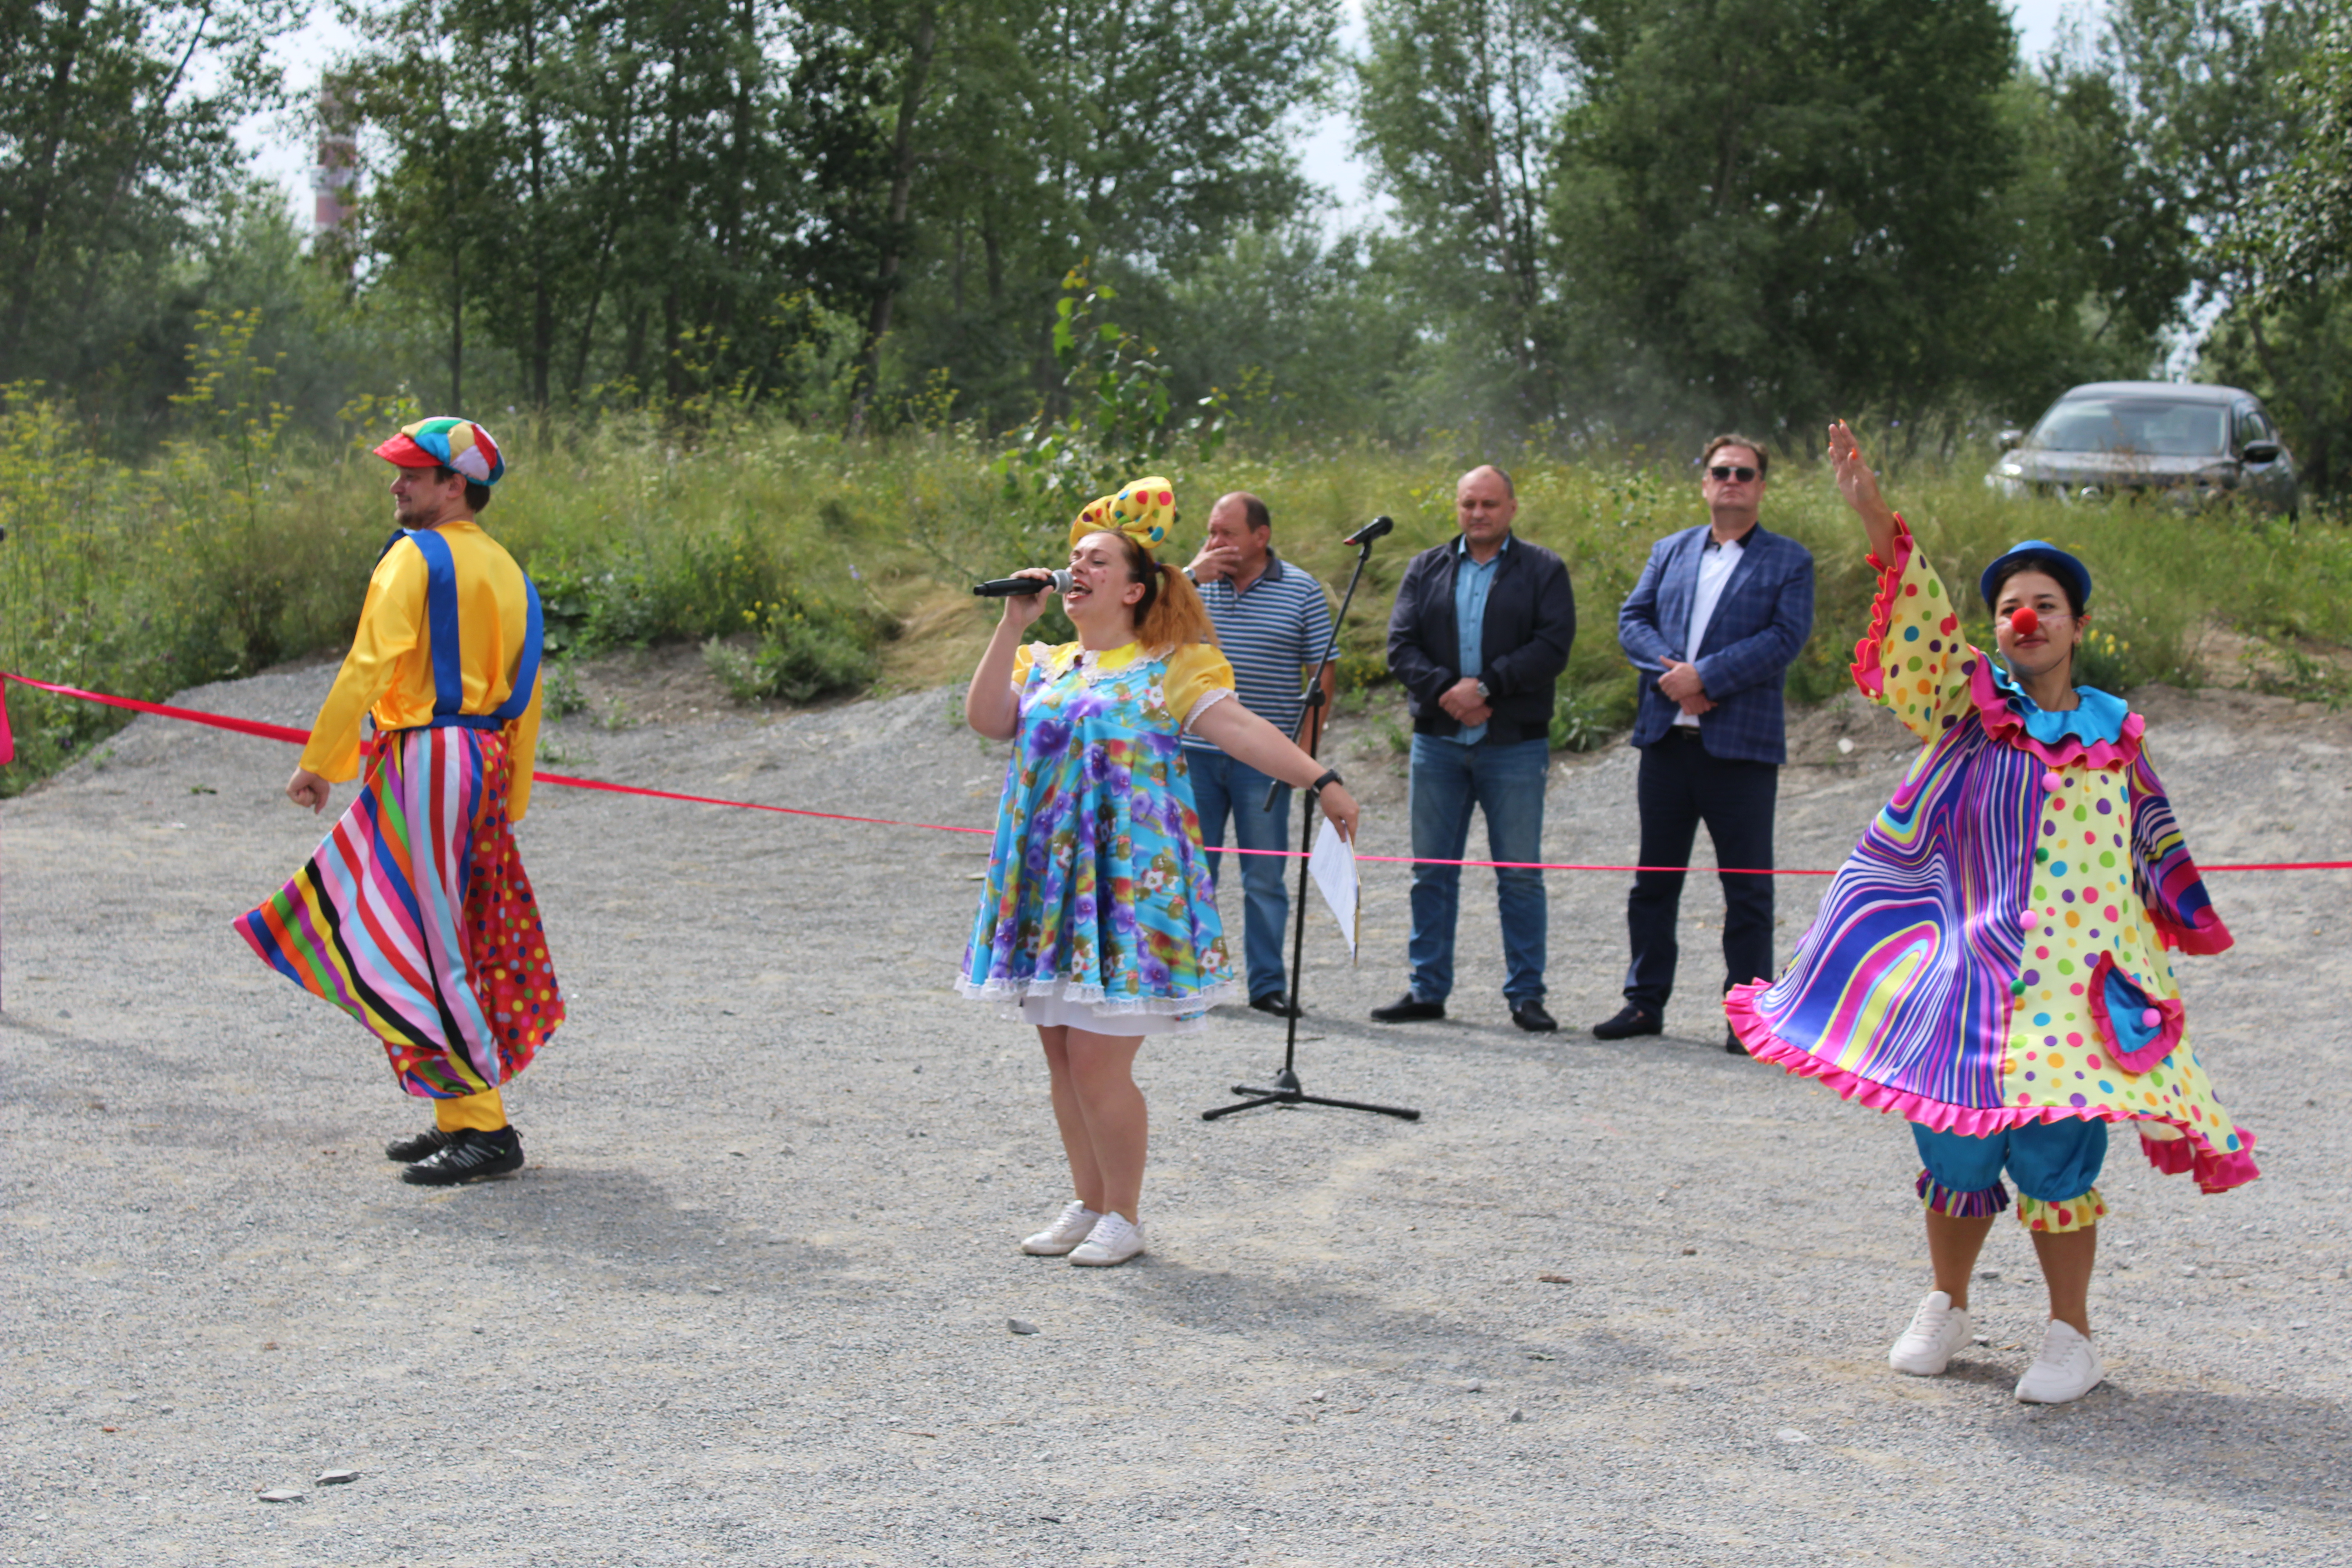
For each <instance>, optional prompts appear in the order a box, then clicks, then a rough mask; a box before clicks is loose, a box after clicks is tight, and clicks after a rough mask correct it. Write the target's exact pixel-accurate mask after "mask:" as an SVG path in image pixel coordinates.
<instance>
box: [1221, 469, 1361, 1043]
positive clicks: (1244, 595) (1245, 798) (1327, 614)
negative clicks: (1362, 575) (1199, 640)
mask: <svg viewBox="0 0 2352 1568" xmlns="http://www.w3.org/2000/svg"><path fill="white" fill-rule="evenodd" d="M1184 572H1185V575H1187V576H1189V577H1191V578H1192V581H1193V582H1194V583H1195V584H1199V586H1200V589H1201V598H1202V601H1203V602H1205V603H1206V604H1207V605H1208V606H1209V618H1210V619H1211V620H1213V621H1214V622H1215V623H1216V626H1217V640H1218V642H1220V643H1221V644H1223V647H1224V650H1225V658H1227V659H1228V660H1230V661H1231V662H1232V664H1233V667H1234V691H1235V692H1236V693H1237V694H1238V695H1239V696H1240V698H1241V700H1242V706H1243V707H1244V708H1247V709H1248V710H1250V711H1251V712H1253V713H1255V714H1256V715H1257V716H1258V717H1259V718H1261V719H1264V720H1265V721H1266V722H1267V723H1269V724H1272V725H1273V726H1274V727H1275V728H1276V729H1277V730H1279V731H1282V732H1283V733H1284V734H1286V735H1287V734H1289V733H1290V732H1291V731H1292V730H1293V728H1295V727H1296V726H1297V723H1298V713H1299V710H1300V709H1301V708H1302V707H1303V706H1304V705H1305V703H1304V696H1305V690H1306V679H1307V672H1308V671H1309V670H1310V669H1311V668H1313V667H1314V665H1315V663H1316V661H1317V660H1318V659H1320V658H1322V657H1323V647H1324V645H1325V644H1326V643H1328V642H1329V641H1330V640H1331V608H1330V605H1329V604H1328V602H1327V601H1326V600H1325V599H1324V596H1323V584H1320V583H1318V582H1317V581H1316V580H1315V579H1314V578H1312V577H1309V576H1308V575H1307V574H1306V573H1304V572H1301V571H1300V570H1299V569H1298V568H1297V567H1296V566H1293V565H1291V564H1290V563H1287V562H1286V561H1284V560H1283V559H1282V558H1281V557H1280V556H1278V555H1276V553H1275V552H1274V519H1273V516H1272V515H1271V514H1270V513H1269V512H1267V510H1265V502H1264V501H1262V500H1258V499H1257V497H1255V496H1254V495H1250V494H1248V493H1247V492H1246V491H1242V490H1236V491H1234V493H1233V494H1231V495H1228V496H1223V497H1221V498H1220V499H1219V500H1218V501H1217V504H1216V505H1215V506H1214V507H1213V508H1211V509H1210V510H1209V537H1208V538H1207V540H1206V541H1204V542H1202V546H1201V553H1200V554H1198V555H1196V556H1194V557H1193V559H1192V565H1190V566H1188V567H1186V568H1185V569H1184ZM1331 691H1332V682H1331V672H1330V671H1329V670H1328V669H1327V670H1325V671H1324V672H1323V697H1324V700H1325V702H1326V703H1327V704H1328V702H1329V700H1330V698H1331ZM1319 728H1320V725H1319V715H1318V723H1317V724H1316V725H1315V726H1314V727H1311V728H1309V729H1308V731H1307V733H1306V735H1305V736H1303V737H1302V738H1301V740H1300V743H1301V744H1302V745H1304V746H1305V747H1306V748H1307V750H1308V751H1309V752H1312V751H1313V750H1315V742H1316V741H1317V740H1318V738H1319V737H1318V729H1319ZM1184 762H1185V764H1186V767H1187V769H1188V770H1189V771H1190V773H1192V804H1193V807H1194V809H1196V810H1197V811H1198V812H1199V813H1200V815H1201V842H1202V845H1204V846H1205V847H1207V848H1208V850H1209V875H1210V877H1211V878H1212V879H1215V878H1216V877H1217V875H1218V868H1219V864H1220V862H1222V861H1223V859H1224V857H1223V855H1220V854H1218V853H1217V850H1219V849H1220V848H1222V847H1223V845H1224V842H1225V816H1226V815H1227V813H1228V812H1230V813H1231V814H1232V816H1233V819H1234V842H1235V843H1236V844H1238V845H1239V846H1240V847H1242V848H1244V849H1287V848H1289V847H1290V786H1289V785H1288V784H1283V785H1281V786H1280V787H1278V788H1277V789H1276V791H1275V795H1274V805H1273V807H1272V809H1270V810H1269V809H1268V808H1267V806H1266V804H1265V792H1266V786H1267V785H1269V784H1273V782H1274V781H1273V780H1271V779H1269V778H1267V777H1266V776H1265V774H1264V773H1259V772H1258V771H1257V770H1256V769H1255V768H1253V767H1249V766H1247V765H1245V764H1244V763H1238V762H1235V761H1234V759H1233V758H1231V757H1229V756H1227V755H1225V753H1224V752H1221V751H1219V750H1217V748H1216V747H1215V746H1213V745H1211V744H1210V743H1209V742H1206V741H1199V740H1195V739H1193V738H1192V735H1191V734H1189V733H1188V734H1186V735H1185V737H1184ZM1239 859H1240V860H1241V863H1242V891H1243V896H1244V902H1245V903H1246V906H1247V910H1248V913H1247V915H1246V917H1245V918H1244V921H1243V931H1244V942H1243V950H1244V952H1245V953H1246V954H1247V955H1248V963H1249V994H1250V1005H1251V1006H1253V1007H1255V1008H1256V1009H1257V1010H1258V1011H1259V1012H1261V1013H1271V1014H1273V1015H1274V1016H1276V1017H1278V1018H1279V1017H1286V1016H1289V1012H1290V995H1289V990H1288V984H1287V980H1286V975H1285V973H1284V970H1283V964H1282V933H1283V928H1284V927H1285V926H1286V924H1287V923H1288V921H1289V918H1290V895H1289V893H1288V892H1287V891H1286V884H1285V880H1284V878H1283V871H1284V869H1285V868H1286V865H1287V864H1288V863H1287V862H1286V861H1285V860H1283V859H1282V858H1279V857H1277V856H1273V855H1244V856H1241V857H1239ZM1227 907H1228V908H1230V907H1231V906H1230V905H1228V906H1227Z"/></svg>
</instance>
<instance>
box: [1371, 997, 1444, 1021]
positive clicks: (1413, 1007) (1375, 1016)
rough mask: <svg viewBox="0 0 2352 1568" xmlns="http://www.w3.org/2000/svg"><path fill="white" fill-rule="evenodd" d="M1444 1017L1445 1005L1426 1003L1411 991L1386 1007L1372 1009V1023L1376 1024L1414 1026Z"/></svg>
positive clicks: (1441, 1003)
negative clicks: (1424, 1021) (1423, 1021)
mask: <svg viewBox="0 0 2352 1568" xmlns="http://www.w3.org/2000/svg"><path fill="white" fill-rule="evenodd" d="M1444 1016H1445V1004H1444V1003H1443V1002H1424V1001H1423V1000H1422V999H1421V998H1420V997H1418V996H1416V995H1414V994H1412V992H1410V991H1408V992H1406V993H1405V994H1403V995H1402V996H1400V997H1398V998H1397V999H1396V1000H1395V1001H1393V1002H1391V1003H1390V1004H1389V1005H1387V1006H1385V1007H1375V1008H1373V1009H1372V1022H1373V1023H1375V1024H1412V1023H1417V1022H1420V1021H1421V1020H1423V1019H1426V1018H1443V1017H1444Z"/></svg>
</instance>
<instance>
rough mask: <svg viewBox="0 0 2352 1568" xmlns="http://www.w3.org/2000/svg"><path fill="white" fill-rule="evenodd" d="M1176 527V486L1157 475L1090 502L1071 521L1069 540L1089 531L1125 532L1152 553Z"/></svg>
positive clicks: (1124, 486)
mask: <svg viewBox="0 0 2352 1568" xmlns="http://www.w3.org/2000/svg"><path fill="white" fill-rule="evenodd" d="M1175 528H1176V487H1175V486H1173V485H1171V484H1170V483H1169V482H1168V481H1167V480H1166V479H1160V477H1158V476H1157V475H1154V476H1153V477H1151V478H1150V479H1133V480H1130V481H1129V482H1128V483H1127V484H1125V485H1122V486H1120V487H1119V491H1118V494H1117V495H1115V496H1104V497H1103V498H1101V499H1100V500H1093V501H1088V502H1087V506H1086V509H1085V510H1082V511H1080V512H1079V513H1078V516H1077V521H1075V522H1073V523H1071V524H1070V542H1071V543H1073V544H1076V542H1078V541H1079V540H1081V539H1084V538H1085V537H1086V536H1087V534H1089V533H1123V534H1125V535H1127V537H1128V538H1129V539H1132V540H1133V541H1135V542H1137V543H1138V544H1140V545H1141V546H1143V549H1144V552H1145V553H1146V554H1150V553H1152V552H1156V551H1158V550H1159V548H1160V544H1161V543H1162V542H1165V541H1166V539H1167V538H1168V536H1169V534H1171V532H1173V531H1175Z"/></svg>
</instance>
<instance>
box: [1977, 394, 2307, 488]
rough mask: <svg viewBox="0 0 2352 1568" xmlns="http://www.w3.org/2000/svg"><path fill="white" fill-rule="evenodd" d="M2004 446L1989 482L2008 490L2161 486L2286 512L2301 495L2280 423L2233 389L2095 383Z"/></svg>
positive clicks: (2009, 436)
mask: <svg viewBox="0 0 2352 1568" xmlns="http://www.w3.org/2000/svg"><path fill="white" fill-rule="evenodd" d="M2000 444H2001V448H2002V450H2001V454H2000V460H1999V461H1998V462H1996V463H1994V464H1993V467H1992V471H1991V472H1990V473H1989V474H1987V475H1986V476H1985V483H1986V484H1988V485H1990V486H1991V487H1993V488H1994V489H1998V490H2000V492H2001V493H2002V494H2004V495H2011V496H2024V495H2057V496H2066V497H2080V498H2095V497H2099V496H2105V495H2113V494H2118V493H2124V492H2129V491H2161V492H2163V493H2164V494H2165V495H2166V496H2167V497H2168V499H2171V500H2175V501H2177V502H2178V503H2179V504H2181V505H2184V506H2208V505H2211V504H2213V503H2215V502H2219V501H2224V500H2242V501H2244V502H2246V503H2247V504H2248V505H2251V506H2252V507H2255V508H2257V509H2258V510H2263V511H2273V512H2284V513H2285V514H2286V515H2287V516H2289V517H2293V516H2294V514H2295V512H2296V511H2297V510H2298V509H2299V508H2300V507H2301V505H2302V500H2303V491H2302V487H2301V486H2300V485H2299V484H2298V483H2297V482H2296V479H2295V473H2294V458H2292V457H2290V456H2288V454H2287V449H2286V447H2285V445H2284V443H2283V442H2281V441H2280V439H2279V434H2278V426H2275V425H2273V424H2272V423H2271V417H2270V416H2269V415H2267V414H2265V413H2263V405H2262V404H2261V403H2260V402H2259V401H2257V400H2256V399H2255V397H2254V395H2253V394H2252V393H2250V392H2241V391H2239V390H2238V389H2237V388H2236V387H2234V386H2205V385H2199V384H2189V383H2181V382H2170V381H2095V382H2093V383H2091V384H2089V385H2087V386H2078V387H2075V388H2074V390H2072V391H2071V392H2068V393H2067V394H2066V395H2064V396H2063V397H2061V398H2059V399H2058V401H2057V402H2055V403H2053V404H2052V405H2050V410H2049V412H2048V413H2046V414H2044V415H2042V417H2041V419H2039V420H2038V421H2036V422H2035V424H2034V426H2033V428H2032V430H2031V431H2027V432H2023V433H2021V432H2018V431H2015V430H2004V431H2002V432H2001V437H2000Z"/></svg>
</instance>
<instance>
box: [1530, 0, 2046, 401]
mask: <svg viewBox="0 0 2352 1568" xmlns="http://www.w3.org/2000/svg"><path fill="white" fill-rule="evenodd" d="M1581 19H1582V21H1583V22H1584V24H1585V25H1584V26H1582V27H1581V28H1580V30H1578V31H1577V32H1576V33H1575V34H1574V35H1573V42H1574V45H1575V49H1576V56H1577V59H1578V61H1579V64H1580V68H1581V71H1582V73H1583V88H1584V90H1583V96H1582V99H1581V101H1580V102H1579V103H1578V104H1577V105H1576V106H1575V107H1574V108H1573V109H1572V110H1571V111H1570V113H1569V114H1568V116H1567V117H1566V121H1565V128H1564V134H1563V136H1562V138H1561V142H1560V175H1559V196H1558V199H1557V200H1556V202H1555V205H1554V226H1553V232H1554V237H1555V239H1556V242H1557V244H1558V246H1559V253H1560V258H1561V259H1560V262H1559V267H1560V270H1561V276H1562V278H1563V279H1564V287H1565V288H1566V289H1568V290H1569V291H1570V293H1571V294H1572V295H1573V296H1574V297H1575V298H1576V299H1577V300H1578V302H1579V305H1580V311H1579V321H1580V332H1579V342H1578V348H1579V350H1580V353H1581V356H1582V357H1583V359H1584V362H1585V363H1586V364H1587V365H1588V366H1589V367H1591V371H1590V374H1595V375H1597V376H1601V377H1605V378H1606V379H1605V381H1604V382H1603V383H1602V384H1603V385H1605V386H1607V387H1608V389H1609V391H1610V393H1611V395H1610V396H1609V397H1608V398H1607V399H1606V400H1605V401H1603V402H1602V403H1601V405H1600V406H1602V407H1607V408H1611V409H1612V410H1617V411H1622V410H1628V409H1630V410H1633V411H1635V416H1636V417H1640V416H1641V414H1642V412H1643V411H1647V413H1648V416H1649V417H1650V418H1651V419H1652V420H1654V421H1664V422H1666V423H1669V424H1676V425H1679V424H1683V423H1685V422H1689V421H1707V422H1718V423H1719V422H1724V421H1736V422H1738V424H1740V425H1741V426H1745V427H1749V428H1757V429H1759V430H1767V431H1779V432H1782V433H1784V434H1789V433H1793V432H1796V431H1809V430H1810V429H1811V426H1813V425H1814V424H1815V423H1817V422H1818V421H1819V420H1820V419H1821V418H1822V417H1823V416H1826V415H1829V414H1832V413H1834V412H1837V411H1840V410H1847V411H1853V410H1858V409H1862V408H1871V409H1874V410H1876V411H1878V412H1881V413H1883V414H1885V415H1886V416H1890V417H1894V418H1901V419H1904V420H1906V421H1907V422H1909V423H1911V424H1912V425H1913V426H1915V427H1916V425H1917V423H1918V421H1919V420H1920V419H1921V418H1923V417H1924V416H1928V415H1930V414H1931V413H1933V412H1935V411H1937V410H1939V409H1942V408H1944V407H1946V406H1947V405H1948V404H1949V402H1950V401H1951V399H1952V396H1953V394H1954V391H1955V390H1956V389H1957V388H1960V387H1964V386H1965V385H1967V384H1969V382H1970V381H1971V380H1972V379H1973V378H1974V376H1975V374H1976V373H1977V372H1978V370H1979V366H1980V359H1979V349H1980V347H1981V342H1982V332H1983V325H1984V321H1985V318H1986V313H1987V310H1988V309H1989V307H1990V304H1991V302H1992V300H1994V298H1995V297H1996V294H1997V284H1998V282H1999V279H2000V271H2001V267H2002V264H2003V261H2004V247H2003V244H2002V241H2001V238H2000V237H1999V236H1998V235H1997V234H1996V233H1995V232H1994V230H1993V226H1992V224H1991V221H1990V220H1991V218H1992V216H1993V215H1994V213H1995V212H1996V211H1997V210H1998V208H1999V205H2000V199H2001V196H2002V193H2003V192H2004V191H2005V190H2006V188H2007V187H2008V186H2009V184H2010V183H2011V181H2012V180H2013V179H2014V178H2015V177H2016V176H2017V174H2018V171H2019V161H2020V155H2021V154H2020V149H2019V145H2018V138H2017V135H2016V133H2015V131H2014V129H2013V127H2012V126H2011V124H2010V123H2008V122H2007V121H2005V120H2004V118H2003V116H2002V114H2001V111H2000V98H2001V94H2002V93H2003V92H2004V90H2005V89H2007V86H2008V83H2009V79H2010V77H2011V72H2012V69H2013V63H2014V58H2015V43H2014V37H2013V35H2012V34H2011V29H2010V26H2009V22H2008V20H2007V18H2006V16H2004V15H2003V13H2002V10H2001V8H2000V6H1999V5H1997V4H1995V3H1994V0H1853V3H1849V0H1836V3H1832V0H1597V3H1594V4H1591V5H1587V6H1586V7H1585V9H1584V11H1583V13H1582V17H1581ZM1620 367H1622V368H1620ZM1617 416H1618V417H1622V413H1620V414H1618V415H1617Z"/></svg>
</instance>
